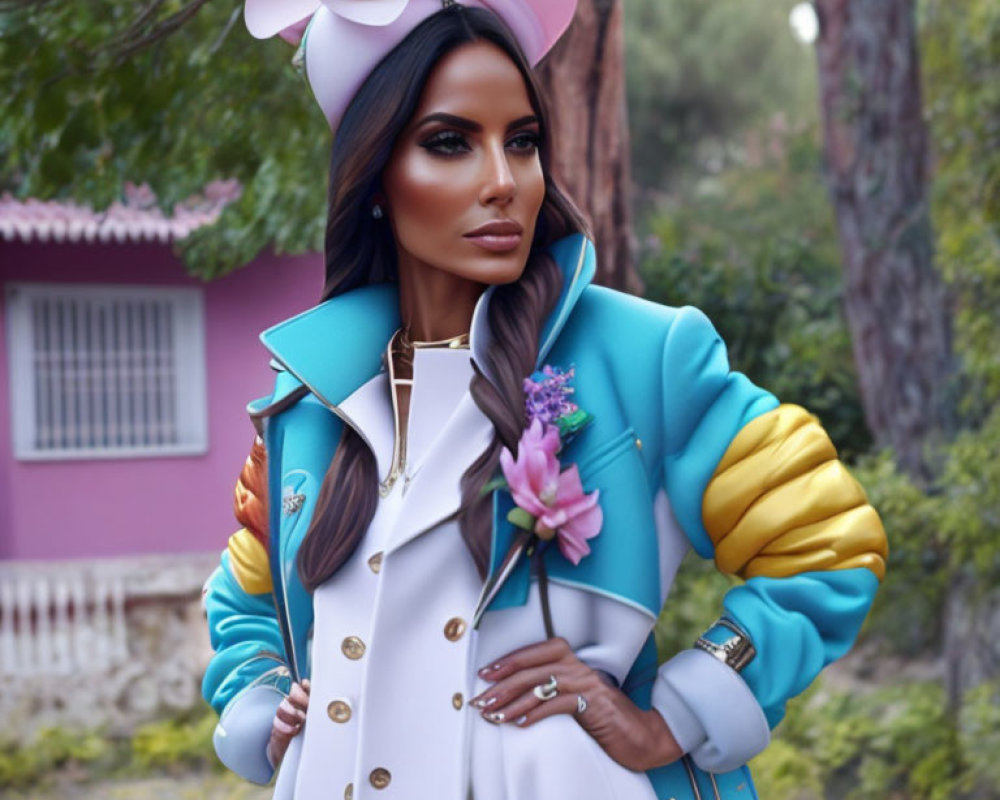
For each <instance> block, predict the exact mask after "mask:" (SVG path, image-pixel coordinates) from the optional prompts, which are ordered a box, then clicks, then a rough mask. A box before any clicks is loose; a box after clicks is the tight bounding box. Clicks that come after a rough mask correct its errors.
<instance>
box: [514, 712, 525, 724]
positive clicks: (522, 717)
mask: <svg viewBox="0 0 1000 800" xmlns="http://www.w3.org/2000/svg"><path fill="white" fill-rule="evenodd" d="M527 721H528V715H527V714H522V715H521V716H520V717H518V718H517V722H516V723H515V724H516V725H523V724H524V723H525V722H527Z"/></svg>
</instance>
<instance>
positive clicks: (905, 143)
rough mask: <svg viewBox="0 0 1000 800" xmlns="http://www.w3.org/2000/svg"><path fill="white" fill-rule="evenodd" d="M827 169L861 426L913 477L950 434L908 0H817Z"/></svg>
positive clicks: (923, 475)
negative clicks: (864, 424) (861, 406)
mask: <svg viewBox="0 0 1000 800" xmlns="http://www.w3.org/2000/svg"><path fill="white" fill-rule="evenodd" d="M815 5H816V10H817V13H818V14H819V18H820V38H819V41H818V54H819V78H820V91H821V102H822V109H823V118H824V127H825V158H826V172H827V180H828V184H829V190H830V194H831V196H832V199H833V204H834V207H835V209H836V215H837V229H838V233H839V238H840V245H841V249H842V251H843V259H844V266H845V270H846V281H845V284H846V296H845V302H846V309H847V319H848V324H849V325H850V329H851V337H852V340H853V343H854V356H855V360H856V361H857V367H858V375H859V378H860V384H861V386H860V388H861V398H862V402H863V404H864V409H865V417H866V420H867V423H868V427H869V428H870V429H871V431H872V433H873V435H874V436H875V439H876V441H877V442H878V443H880V444H882V445H890V446H892V447H893V448H894V450H895V451H896V455H897V459H898V461H899V464H900V465H901V466H902V467H903V469H905V470H906V471H907V472H908V473H909V474H910V475H912V476H914V477H915V478H916V479H917V480H918V481H921V482H924V481H926V480H928V479H929V478H930V474H931V471H930V466H929V463H928V453H927V451H928V446H929V445H932V444H934V443H936V442H938V441H939V440H940V439H941V438H942V436H943V435H944V434H945V433H946V432H947V431H948V430H949V429H950V417H951V415H950V412H949V404H948V397H947V394H948V392H947V387H948V379H949V376H950V375H951V366H952V354H951V317H950V315H951V309H950V307H949V303H948V299H947V295H946V291H945V288H944V286H943V284H942V281H941V279H940V276H939V275H938V274H937V272H936V271H935V269H934V263H933V255H934V254H933V232H932V229H931V223H930V216H929V211H928V203H927V172H928V134H927V127H926V125H925V123H924V119H923V108H922V102H921V88H920V64H919V58H918V51H917V41H916V29H915V27H916V26H915V20H914V2H913V0H815Z"/></svg>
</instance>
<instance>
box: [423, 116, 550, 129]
mask: <svg viewBox="0 0 1000 800" xmlns="http://www.w3.org/2000/svg"><path fill="white" fill-rule="evenodd" d="M429 122H443V123H444V124H446V125H451V126H452V127H454V128H458V129H459V130H463V131H469V133H479V132H480V131H482V129H483V126H482V125H480V124H479V123H478V122H473V121H472V120H471V119H466V118H465V117H459V116H456V115H455V114H446V113H445V112H443V111H437V112H435V113H433V114H428V115H427V116H426V117H424V118H423V119H421V120H420V122H418V123H417V124H416V126H415V127H417V128H422V127H423V126H424V125H426V124H428V123H429ZM532 124H535V125H537V124H538V117H536V116H535V115H534V114H529V115H528V116H526V117H520V118H518V119H515V120H514V121H513V122H511V123H510V124H509V125H508V126H507V130H508V131H512V130H514V129H515V128H523V127H524V126H525V125H532Z"/></svg>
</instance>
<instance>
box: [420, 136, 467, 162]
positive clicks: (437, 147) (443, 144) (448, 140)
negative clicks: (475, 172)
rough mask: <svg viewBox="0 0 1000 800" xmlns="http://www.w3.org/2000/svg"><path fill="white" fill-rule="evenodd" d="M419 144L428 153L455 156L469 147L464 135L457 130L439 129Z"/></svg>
mask: <svg viewBox="0 0 1000 800" xmlns="http://www.w3.org/2000/svg"><path fill="white" fill-rule="evenodd" d="M420 146H421V147H423V148H424V149H425V150H427V151H428V152H430V153H434V154H436V155H441V156H456V155H460V154H462V153H466V152H468V151H469V150H470V149H471V148H470V147H469V143H468V142H467V141H466V140H465V137H464V136H463V135H462V134H460V133H458V132H457V131H439V132H437V133H434V134H432V135H431V136H428V137H427V138H426V139H424V140H423V141H422V142H421V143H420Z"/></svg>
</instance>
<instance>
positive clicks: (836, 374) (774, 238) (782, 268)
mask: <svg viewBox="0 0 1000 800" xmlns="http://www.w3.org/2000/svg"><path fill="white" fill-rule="evenodd" d="M781 147H782V150H783V152H782V153H781V158H780V159H778V160H773V161H769V162H768V163H765V164H763V165H761V166H757V167H751V166H745V167H740V168H734V169H731V170H728V171H726V172H724V173H722V174H721V175H719V176H717V177H716V178H714V179H712V180H711V181H708V182H703V184H702V187H701V190H700V191H699V192H697V193H693V194H683V195H681V196H679V197H678V198H677V201H676V202H671V203H665V204H664V205H662V206H661V207H660V208H659V209H658V210H657V212H655V213H654V215H652V216H651V219H650V221H649V222H648V226H649V228H650V230H651V234H650V236H649V237H648V238H647V251H646V253H645V254H644V256H643V258H642V261H641V264H640V271H641V274H642V276H643V279H644V280H645V281H646V289H647V291H646V294H647V296H648V297H649V298H650V299H652V300H656V301H657V302H661V303H668V304H670V305H683V304H691V305H695V306H698V307H699V308H701V309H702V310H703V311H705V313H706V314H708V316H709V318H710V319H711V320H712V321H713V323H714V324H715V326H716V327H717V328H718V330H719V332H720V334H721V335H722V337H723V339H725V341H726V342H727V344H728V346H729V349H730V358H731V360H732V362H733V364H734V366H735V367H736V368H738V369H740V370H741V371H743V372H745V373H746V374H747V375H748V376H749V377H750V378H751V379H752V380H754V381H755V382H757V383H759V384H760V385H762V386H765V387H767V388H768V389H769V390H770V391H773V392H774V393H775V394H776V395H777V396H778V397H780V398H781V399H782V401H784V402H793V403H799V404H801V405H803V406H805V407H806V408H808V409H809V410H810V411H811V412H813V413H815V414H816V415H817V416H819V418H820V419H821V420H822V421H823V424H824V425H825V426H826V428H827V430H828V431H829V432H830V435H831V437H832V438H833V440H834V442H835V443H836V444H837V446H838V448H840V449H841V451H842V454H843V455H845V456H848V457H850V456H852V455H854V454H857V453H860V452H864V451H865V450H866V449H867V448H868V446H869V444H870V440H869V437H868V433H867V430H866V429H865V426H864V421H863V416H862V410H861V406H860V401H859V398H858V391H857V385H856V373H855V369H854V358H853V354H852V351H851V341H850V335H849V332H848V330H847V325H846V322H845V320H844V318H843V313H842V309H841V267H840V260H839V257H838V254H837V249H836V243H835V237H834V232H833V220H832V214H831V211H830V208H829V204H828V202H827V199H826V194H825V190H824V188H823V183H822V175H821V174H820V169H819V152H818V145H817V143H816V140H815V135H814V134H812V133H810V132H808V131H806V132H802V133H798V134H794V135H791V136H789V137H788V138H787V139H785V140H783V141H782V143H781Z"/></svg>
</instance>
